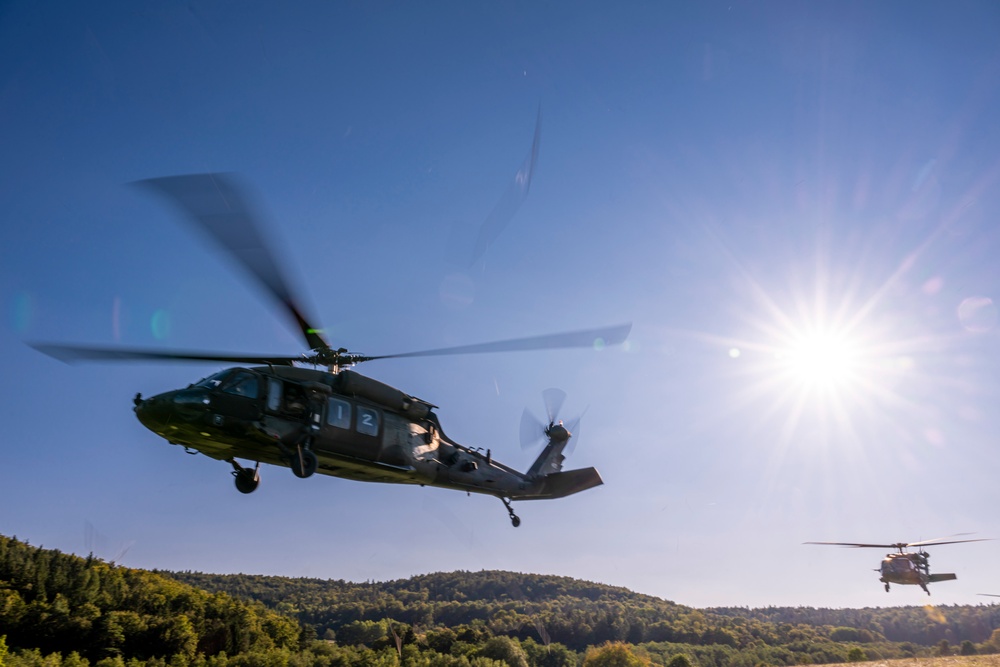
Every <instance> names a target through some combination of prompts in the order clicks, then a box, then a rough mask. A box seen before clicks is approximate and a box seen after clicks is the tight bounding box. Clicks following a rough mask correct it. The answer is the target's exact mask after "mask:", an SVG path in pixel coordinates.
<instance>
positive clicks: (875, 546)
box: [802, 542, 907, 549]
mask: <svg viewBox="0 0 1000 667" xmlns="http://www.w3.org/2000/svg"><path fill="white" fill-rule="evenodd" d="M802 544H825V545H827V546H833V547H871V548H873V549H899V548H900V547H905V546H907V545H905V544H858V543H856V542H803V543H802Z"/></svg>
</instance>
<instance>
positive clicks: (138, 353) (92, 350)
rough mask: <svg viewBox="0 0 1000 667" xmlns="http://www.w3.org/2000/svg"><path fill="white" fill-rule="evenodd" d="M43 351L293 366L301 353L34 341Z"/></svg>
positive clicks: (92, 357)
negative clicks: (121, 346)
mask: <svg viewBox="0 0 1000 667" xmlns="http://www.w3.org/2000/svg"><path fill="white" fill-rule="evenodd" d="M30 345H31V347H33V348H35V349H36V350H38V351H39V352H41V353H42V354H46V355H48V356H50V357H52V358H53V359H58V360H59V361H63V362H66V363H68V364H69V363H73V362H76V361H158V360H164V359H169V360H172V361H221V362H226V363H235V364H272V365H276V366H291V365H292V363H293V362H296V361H301V360H302V357H281V356H273V355H272V356H265V355H251V354H243V355H240V354H224V353H214V352H171V351H169V350H136V349H129V348H116V347H87V346H77V345H50V344H47V343H37V344H35V343H32V344H30Z"/></svg>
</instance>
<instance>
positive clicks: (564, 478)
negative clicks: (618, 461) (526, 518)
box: [522, 468, 604, 500]
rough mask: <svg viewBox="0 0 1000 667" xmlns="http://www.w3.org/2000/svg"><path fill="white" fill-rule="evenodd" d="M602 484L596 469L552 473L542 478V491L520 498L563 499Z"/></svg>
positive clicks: (602, 481)
mask: <svg viewBox="0 0 1000 667" xmlns="http://www.w3.org/2000/svg"><path fill="white" fill-rule="evenodd" d="M601 484H604V480H602V479H601V475H600V473H598V472H597V469H596V468H581V469H579V470H565V471H563V472H554V473H552V474H550V475H546V476H545V477H544V478H543V483H542V490H541V491H540V492H539V493H538V494H537V495H532V496H529V497H524V498H522V499H523V500H531V499H535V498H538V499H543V498H564V497H566V496H570V495H573V494H574V493H580V492H581V491H586V490H587V489H592V488H594V487H595V486H600V485H601Z"/></svg>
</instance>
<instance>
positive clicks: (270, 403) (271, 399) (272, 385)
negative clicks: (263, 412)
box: [267, 378, 281, 412]
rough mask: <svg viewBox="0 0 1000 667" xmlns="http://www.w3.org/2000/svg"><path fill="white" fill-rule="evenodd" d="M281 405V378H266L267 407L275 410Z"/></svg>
mask: <svg viewBox="0 0 1000 667" xmlns="http://www.w3.org/2000/svg"><path fill="white" fill-rule="evenodd" d="M280 407H281V380H277V379H275V378H268V379H267V409H268V410H270V411H271V412H277V411H278V408H280Z"/></svg>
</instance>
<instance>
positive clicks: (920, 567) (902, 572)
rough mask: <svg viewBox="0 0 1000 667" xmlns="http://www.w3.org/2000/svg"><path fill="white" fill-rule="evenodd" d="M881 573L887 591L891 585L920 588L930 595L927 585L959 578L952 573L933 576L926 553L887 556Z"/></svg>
mask: <svg viewBox="0 0 1000 667" xmlns="http://www.w3.org/2000/svg"><path fill="white" fill-rule="evenodd" d="M879 573H880V576H879V581H881V582H882V583H883V584H885V589H886V591H888V590H889V584H901V585H904V586H920V587H921V588H922V589H923V590H924V591H926V592H927V593H928V594H929V593H930V591H929V590H928V589H927V584H930V583H934V582H938V581H949V580H952V579H956V578H957V577H956V576H955V575H954V574H950V573H949V574H931V573H930V568H929V567H928V564H927V554H925V553H891V554H886V556H885V558H884V559H883V560H882V565H881V566H880V568H879Z"/></svg>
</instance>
